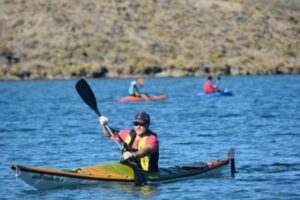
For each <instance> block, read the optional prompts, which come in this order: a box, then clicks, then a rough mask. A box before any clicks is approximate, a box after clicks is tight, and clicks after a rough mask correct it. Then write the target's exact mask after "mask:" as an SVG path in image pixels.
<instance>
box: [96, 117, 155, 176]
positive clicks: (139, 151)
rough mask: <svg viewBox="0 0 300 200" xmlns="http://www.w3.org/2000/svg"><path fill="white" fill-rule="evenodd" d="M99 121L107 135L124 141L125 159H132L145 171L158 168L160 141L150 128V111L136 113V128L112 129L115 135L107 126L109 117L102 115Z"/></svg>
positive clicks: (134, 122) (123, 157) (152, 170)
mask: <svg viewBox="0 0 300 200" xmlns="http://www.w3.org/2000/svg"><path fill="white" fill-rule="evenodd" d="M99 121H100V124H101V125H102V131H103V133H104V135H105V136H107V137H108V138H111V139H115V138H117V139H118V140H119V141H120V142H123V143H124V148H123V155H122V160H123V161H126V160H128V159H131V160H132V161H133V162H135V164H137V165H138V166H139V167H140V168H141V169H143V170H144V171H151V172H154V171H157V170H158V159H159V141H158V138H157V135H156V134H155V133H153V132H152V131H151V130H150V129H149V126H150V115H149V114H148V113H146V112H140V113H138V114H136V116H135V119H134V121H133V125H134V129H124V130H116V129H111V130H112V132H113V134H114V136H113V137H111V135H110V133H109V131H108V130H107V128H106V126H107V125H108V122H109V120H108V118H107V117H105V116H101V117H100V118H99Z"/></svg>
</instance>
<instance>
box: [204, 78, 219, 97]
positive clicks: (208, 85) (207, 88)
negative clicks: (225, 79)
mask: <svg viewBox="0 0 300 200" xmlns="http://www.w3.org/2000/svg"><path fill="white" fill-rule="evenodd" d="M218 86H219V81H217V82H216V83H214V82H213V77H212V76H209V77H208V78H207V81H206V82H205V83H204V85H203V89H204V92H205V93H212V92H218Z"/></svg>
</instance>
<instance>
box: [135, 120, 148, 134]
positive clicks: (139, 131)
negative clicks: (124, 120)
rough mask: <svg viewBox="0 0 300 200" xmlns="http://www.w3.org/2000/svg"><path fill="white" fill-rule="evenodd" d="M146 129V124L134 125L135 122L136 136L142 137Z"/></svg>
mask: <svg viewBox="0 0 300 200" xmlns="http://www.w3.org/2000/svg"><path fill="white" fill-rule="evenodd" d="M147 129H148V125H147V124H142V123H136V122H135V123H134V130H135V132H136V134H137V135H142V134H143V133H145V132H146V130H147Z"/></svg>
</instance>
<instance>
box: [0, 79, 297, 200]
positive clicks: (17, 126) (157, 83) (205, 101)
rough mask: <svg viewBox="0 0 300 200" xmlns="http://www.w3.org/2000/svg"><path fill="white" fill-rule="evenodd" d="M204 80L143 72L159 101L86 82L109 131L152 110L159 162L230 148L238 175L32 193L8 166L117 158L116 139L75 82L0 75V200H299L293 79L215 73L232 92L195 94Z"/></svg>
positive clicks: (108, 83)
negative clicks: (138, 98) (129, 97)
mask: <svg viewBox="0 0 300 200" xmlns="http://www.w3.org/2000/svg"><path fill="white" fill-rule="evenodd" d="M205 80H206V77H185V78H146V79H145V85H144V88H142V89H143V91H147V92H148V93H150V94H158V93H164V94H166V95H167V99H166V100H164V101H158V102H127V103H126V102H124V103H118V102H116V101H113V100H112V99H111V98H112V97H121V96H125V95H126V93H127V86H128V85H129V84H130V81H131V79H88V83H89V84H90V85H91V87H92V89H93V91H94V92H95V94H96V97H97V99H98V106H99V108H100V111H101V112H102V114H103V115H105V116H107V117H108V118H109V120H110V125H111V126H112V127H116V128H129V127H131V126H132V123H131V122H132V120H133V117H134V115H135V114H136V113H137V112H139V111H146V112H148V113H150V115H151V121H152V125H151V129H152V130H153V131H154V132H156V133H157V134H158V135H159V140H160V161H159V164H160V166H161V167H168V166H173V165H175V164H182V163H189V162H196V161H207V160H212V159H215V158H222V157H224V156H225V155H226V154H227V151H228V149H229V148H230V147H234V148H235V150H236V167H237V171H238V172H239V173H237V174H236V177H235V178H234V179H232V178H230V177H229V176H221V177H207V178H199V179H192V180H185V181H178V182H172V183H164V184H157V185H153V186H145V187H142V188H137V187H134V186H128V185H95V186H85V187H78V188H72V189H71V188H62V189H57V190H48V191H37V190H35V189H34V188H32V187H30V186H28V185H27V184H25V183H24V182H23V181H22V180H20V179H16V178H15V175H14V172H13V171H12V170H11V169H10V165H11V164H13V163H18V164H23V165H32V166H43V167H49V168H59V169H71V168H75V167H79V166H86V165H95V164H101V163H105V162H112V161H119V158H120V153H119V150H118V147H117V145H116V144H115V143H114V142H113V141H110V140H108V139H107V138H105V137H104V136H103V134H102V132H101V131H100V127H99V123H98V118H97V116H96V114H95V113H94V112H93V111H92V110H91V109H90V108H89V107H88V106H87V105H86V104H85V103H84V102H83V101H82V100H81V98H80V97H79V95H78V94H77V92H76V90H75V84H76V82H77V80H60V81H56V80H55V81H49V80H45V81H1V82H0V108H1V113H0V122H1V123H0V153H1V155H0V161H1V165H0V172H1V175H2V177H1V181H0V188H1V190H0V198H1V199H113V200H114V199H300V156H299V155H300V76H299V75H280V76H232V77H231V76H230V77H222V79H221V86H222V87H223V88H227V89H230V90H231V91H233V93H234V96H232V97H200V96H197V93H198V92H200V91H201V90H202V84H203V82H204V81H205Z"/></svg>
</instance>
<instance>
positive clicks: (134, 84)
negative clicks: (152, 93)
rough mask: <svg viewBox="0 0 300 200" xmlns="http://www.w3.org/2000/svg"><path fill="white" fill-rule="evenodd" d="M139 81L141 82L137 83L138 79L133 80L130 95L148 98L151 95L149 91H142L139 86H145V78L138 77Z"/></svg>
mask: <svg viewBox="0 0 300 200" xmlns="http://www.w3.org/2000/svg"><path fill="white" fill-rule="evenodd" d="M138 83H139V84H137V81H131V83H130V86H129V88H128V94H129V95H130V96H135V97H146V98H148V97H149V95H148V94H147V93H142V92H140V90H139V88H140V87H142V86H143V84H144V80H143V79H138Z"/></svg>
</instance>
